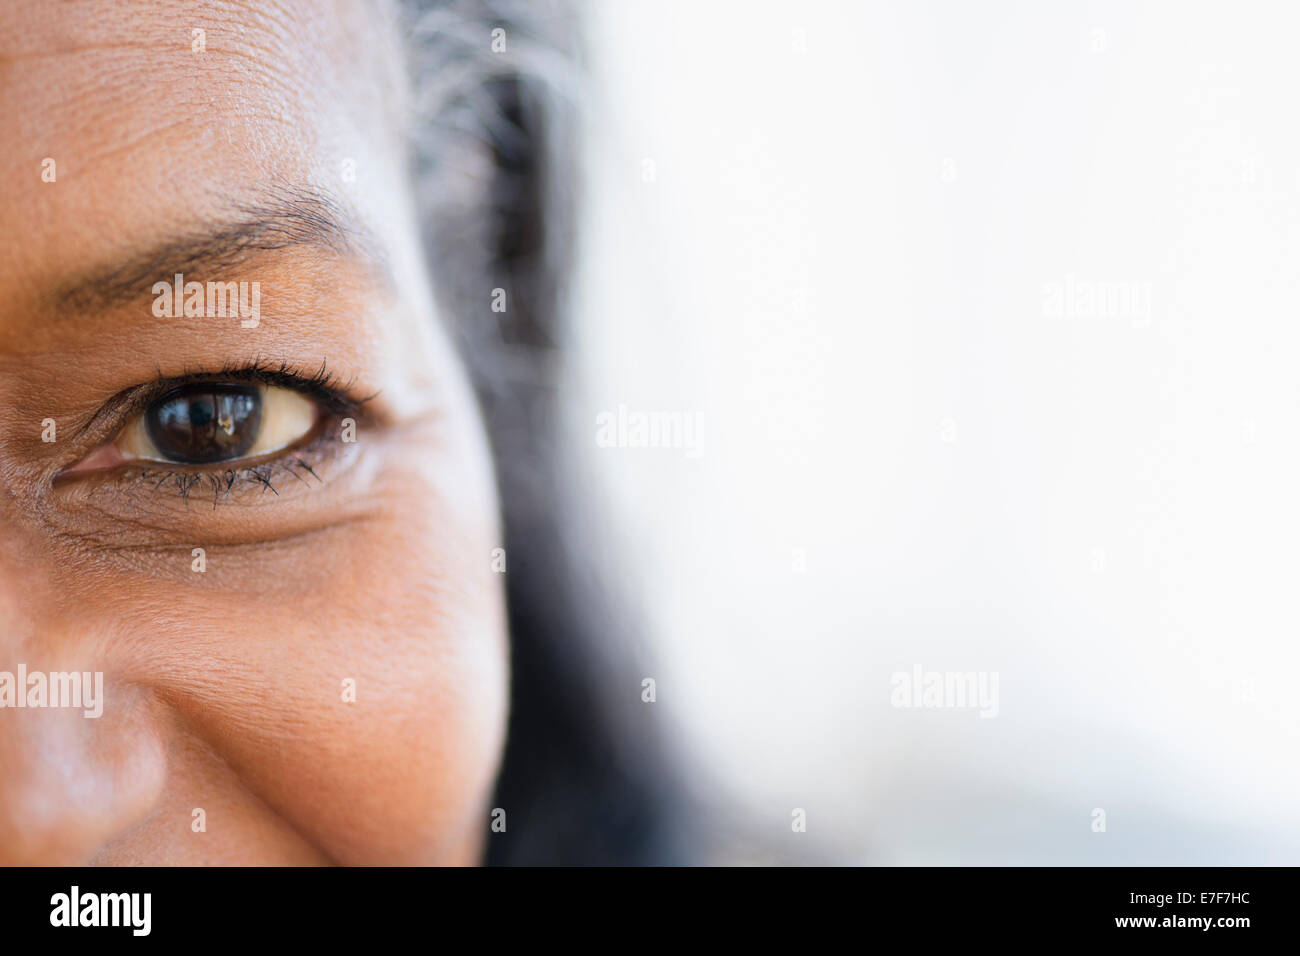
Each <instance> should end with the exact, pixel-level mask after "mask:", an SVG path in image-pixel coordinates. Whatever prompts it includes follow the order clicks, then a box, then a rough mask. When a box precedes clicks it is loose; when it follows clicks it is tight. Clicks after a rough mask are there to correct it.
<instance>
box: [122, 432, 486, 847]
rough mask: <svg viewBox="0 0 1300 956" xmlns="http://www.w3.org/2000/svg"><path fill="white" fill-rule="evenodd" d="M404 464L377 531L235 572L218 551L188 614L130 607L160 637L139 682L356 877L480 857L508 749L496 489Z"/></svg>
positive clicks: (160, 598) (375, 520)
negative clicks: (494, 558)
mask: <svg viewBox="0 0 1300 956" xmlns="http://www.w3.org/2000/svg"><path fill="white" fill-rule="evenodd" d="M403 460H404V461H407V465H406V466H405V467H404V469H402V470H397V471H393V472H391V473H390V474H388V475H386V476H385V477H384V479H383V480H382V481H381V482H380V483H378V484H377V486H376V496H377V497H376V501H378V502H381V504H380V506H379V507H378V508H377V509H376V510H375V512H374V514H373V515H372V516H370V517H367V519H366V520H364V521H362V522H356V523H351V524H344V525H341V526H339V527H337V528H335V529H333V530H330V531H325V532H319V533H317V534H316V535H313V536H312V538H311V540H310V541H309V542H299V543H295V544H292V545H273V546H268V547H267V548H266V549H265V550H260V549H253V551H252V553H251V554H250V555H248V556H240V557H237V558H236V557H234V556H233V555H232V556H230V559H229V560H227V559H223V554H222V552H221V551H220V550H216V551H214V552H210V553H209V556H208V570H207V571H206V572H205V580H204V587H202V588H201V589H198V590H194V591H191V592H189V593H187V594H186V595H185V596H184V599H183V601H180V602H177V601H175V600H174V598H175V594H174V592H173V593H172V594H171V595H170V597H171V598H172V599H173V600H170V601H169V600H168V594H167V593H166V591H161V592H155V593H154V594H153V595H152V596H151V599H150V600H148V601H144V602H142V601H141V600H140V592H139V591H135V592H134V597H133V598H132V600H131V605H132V606H131V608H130V611H129V612H128V616H129V617H131V618H134V619H136V620H137V621H138V622H139V623H140V624H141V625H143V626H144V627H146V628H148V630H149V631H151V632H152V636H151V637H150V638H143V639H142V638H141V637H139V636H137V637H136V638H134V639H133V640H132V641H131V644H132V646H133V648H134V652H133V654H132V657H133V660H132V664H131V668H130V669H131V670H132V671H135V672H136V673H135V674H134V675H132V679H133V680H140V681H142V682H145V683H147V684H149V685H151V686H153V687H154V688H155V690H156V693H157V694H158V696H159V698H160V699H161V701H162V702H163V703H164V704H165V705H166V706H167V709H168V710H170V711H172V712H174V713H176V714H178V715H179V716H180V718H181V720H179V721H177V726H178V727H181V728H184V729H183V730H179V731H176V732H177V733H184V734H193V735H196V736H198V737H200V738H202V743H203V746H204V747H205V748H208V749H210V750H211V751H212V752H213V753H215V754H216V755H217V757H219V759H220V760H221V761H222V762H223V763H224V764H225V765H226V766H228V767H229V768H230V770H231V771H232V776H233V778H235V780H236V781H237V785H238V786H239V787H241V788H245V789H247V790H248V791H250V792H251V793H252V795H254V796H255V797H256V798H257V801H258V802H260V804H262V805H264V806H265V808H266V811H267V812H268V813H271V814H275V815H278V816H279V817H281V818H283V820H284V821H285V822H286V823H287V824H288V825H289V826H290V827H292V828H293V829H294V830H295V831H296V832H297V833H299V834H300V835H302V836H303V837H304V838H305V839H306V840H307V841H308V842H310V843H311V844H313V845H314V846H315V847H317V848H318V849H320V850H321V851H323V852H324V853H325V854H327V855H328V856H329V857H331V858H332V859H334V860H337V861H339V862H344V863H353V864H379V863H398V864H416V863H429V862H466V860H465V859H464V854H465V853H466V852H467V850H469V851H472V850H473V848H474V847H475V846H476V845H477V843H478V842H479V841H480V839H481V838H482V835H484V834H486V832H487V824H488V822H489V818H488V809H489V808H488V806H487V800H488V798H489V796H490V793H491V788H492V784H493V781H494V778H495V775H496V770H497V766H498V762H499V759H500V751H501V747H502V743H503V737H504V727H505V717H506V708H507V696H508V695H507V686H508V673H507V660H508V654H507V645H506V637H505V634H506V628H505V620H504V617H505V615H504V610H503V597H502V582H501V575H499V574H495V573H493V572H492V570H491V559H490V555H491V551H492V549H493V548H494V547H496V546H497V544H498V541H497V540H496V525H495V519H494V512H493V510H492V504H491V502H492V493H491V482H490V478H489V479H487V480H486V481H484V480H483V479H482V477H481V474H480V476H479V477H478V478H472V477H471V476H469V475H464V476H461V477H459V478H457V479H455V480H453V481H450V482H449V481H448V480H447V478H446V476H445V475H444V476H443V478H442V479H441V480H439V481H434V480H432V478H430V477H429V476H430V475H432V474H433V473H434V472H435V470H436V469H435V467H434V465H435V464H436V463H435V462H433V461H426V462H425V464H426V465H427V467H425V468H423V469H422V468H421V467H419V465H420V463H419V461H418V460H412V459H411V458H410V456H407V457H406V458H404V459H403ZM444 470H445V468H444ZM182 606H183V610H179V611H178V607H182ZM160 622H163V623H164V625H165V626H164V628H163V629H162V630H161V632H160V630H159V623H160ZM135 633H136V634H137V635H139V634H140V633H141V632H140V631H136V632H135ZM213 779H214V780H215V778H213ZM198 783H199V781H196V780H190V781H185V780H172V781H170V785H171V786H172V787H174V788H175V789H176V790H178V791H186V792H187V793H195V791H196V786H197V784H198ZM205 784H206V785H207V786H208V788H209V789H210V788H211V787H213V786H224V784H218V783H215V782H205ZM202 789H203V788H202V787H197V793H195V797H194V799H201V798H202V797H203V792H202ZM208 798H209V800H215V799H216V798H215V797H212V796H211V795H209V797H208ZM263 822H265V821H263ZM209 831H210V833H212V834H213V836H214V837H217V836H219V834H218V833H217V831H216V829H215V828H214V827H211V826H210V827H209Z"/></svg>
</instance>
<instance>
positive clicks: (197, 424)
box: [145, 382, 262, 465]
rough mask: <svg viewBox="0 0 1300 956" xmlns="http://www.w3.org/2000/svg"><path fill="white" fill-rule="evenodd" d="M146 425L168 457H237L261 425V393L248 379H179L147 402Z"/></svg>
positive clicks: (199, 461)
mask: <svg viewBox="0 0 1300 956" xmlns="http://www.w3.org/2000/svg"><path fill="white" fill-rule="evenodd" d="M145 428H146V429H147V430H148V432H149V438H150V440H151V441H152V442H153V443H154V447H155V448H156V449H157V450H158V452H159V453H160V454H161V455H162V456H163V457H164V458H166V459H167V460H168V461H174V462H177V463H179V464H187V465H204V464H209V463H211V462H217V461H227V460H229V459H232V458H240V457H242V456H243V455H245V454H247V453H248V450H249V449H250V448H252V447H253V445H254V443H255V442H256V441H257V436H258V434H259V433H260V432H261V430H262V396H261V394H260V392H259V391H258V389H257V388H256V387H254V386H251V385H228V384H215V383H209V382H200V383H195V384H193V385H183V386H181V387H180V388H175V389H172V390H171V391H170V392H168V393H167V394H165V395H163V396H162V397H161V398H159V399H157V400H156V401H155V402H154V403H153V404H152V405H150V406H149V408H148V410H147V411H146V412H145Z"/></svg>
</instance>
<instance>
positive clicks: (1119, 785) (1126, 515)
mask: <svg viewBox="0 0 1300 956" xmlns="http://www.w3.org/2000/svg"><path fill="white" fill-rule="evenodd" d="M585 9H586V13H587V29H588V37H589V44H588V45H589V54H590V60H591V63H590V67H591V72H592V82H591V85H590V90H589V93H588V95H589V96H590V102H588V103H587V104H585V106H584V109H583V113H584V116H585V118H586V120H587V126H586V129H585V132H584V136H585V138H586V142H585V143H584V144H582V150H581V152H582V155H584V156H585V157H586V163H587V170H586V177H585V183H586V186H585V188H586V190H587V194H586V196H585V197H584V199H585V206H586V211H585V214H584V216H585V218H584V221H583V223H582V228H581V230H580V236H581V240H582V260H581V261H582V269H581V274H580V283H579V293H578V296H577V300H576V301H575V303H574V308H575V309H576V310H577V313H578V317H579V320H580V323H579V324H580V328H581V330H582V334H581V341H580V345H581V348H580V349H579V350H578V353H577V355H576V357H575V358H574V361H575V362H576V363H577V368H576V369H575V371H577V372H578V373H579V375H580V377H581V380H582V382H583V387H582V389H581V390H580V391H579V392H578V393H577V394H576V396H575V398H574V400H573V402H572V406H571V408H570V409H569V412H568V414H569V415H570V421H571V428H570V430H569V433H570V434H571V435H573V436H575V439H574V440H575V443H576V444H577V445H578V449H577V450H578V451H579V452H580V453H581V454H583V455H585V456H586V457H587V460H588V463H589V465H590V467H591V468H593V469H594V470H595V472H596V474H597V476H598V478H599V480H600V482H601V485H602V489H603V494H605V495H607V496H608V497H609V499H610V500H611V501H612V502H613V506H614V508H615V510H616V511H617V513H618V514H617V517H618V520H619V523H620V527H622V528H623V530H624V539H623V540H622V542H621V544H622V554H623V558H622V567H621V568H620V573H621V575H623V576H624V577H631V578H633V579H634V580H636V581H637V582H638V585H637V590H638V591H639V592H640V593H642V595H643V596H644V599H645V611H646V613H647V615H648V620H649V625H650V627H651V630H652V635H653V638H654V641H655V649H656V651H657V654H658V658H659V665H658V666H659V673H657V674H654V675H652V676H654V677H655V679H656V682H657V701H656V704H655V706H657V707H659V708H662V711H661V713H662V714H663V716H664V719H666V720H668V721H669V722H671V724H672V726H673V727H674V728H675V731H676V734H677V736H678V738H679V739H680V741H681V742H682V745H683V746H684V747H685V748H686V749H687V750H688V752H689V754H690V759H691V760H692V761H693V763H694V764H695V765H696V766H697V767H699V768H701V774H700V775H699V776H698V777H697V780H698V781H701V783H700V785H701V786H702V787H707V788H708V790H709V794H708V796H710V797H711V798H713V799H714V800H715V801H718V802H720V803H721V804H722V805H723V806H724V807H727V806H734V807H735V808H736V811H737V815H745V816H748V817H752V819H753V820H755V821H756V823H757V825H758V826H759V827H760V828H761V829H762V830H764V831H766V832H768V833H769V834H770V836H771V839H772V840H773V841H774V843H775V845H777V846H781V845H783V843H786V842H789V841H800V840H806V841H810V842H812V843H816V844H817V845H819V846H821V847H822V848H824V849H825V848H828V849H829V851H830V852H831V855H832V856H833V858H834V859H836V860H838V861H839V862H846V863H887V864H926V863H959V864H961V863H970V864H975V863H983V864H999V863H1077V864H1089V863H1097V864H1101V863H1122V864H1129V863H1131V864H1138V863H1141V864H1191V863H1198V864H1247V863H1290V864H1294V863H1296V862H1297V861H1298V860H1300V800H1298V799H1297V798H1298V797H1300V770H1298V769H1297V762H1296V759H1295V748H1296V744H1297V740H1298V736H1300V735H1298V731H1300V719H1298V718H1300V699H1298V697H1297V694H1296V693H1295V689H1296V682H1297V679H1298V678H1300V651H1298V650H1297V637H1298V636H1300V620H1298V618H1300V613H1298V611H1297V606H1296V600H1295V597H1294V594H1295V590H1296V589H1295V584H1294V582H1295V580H1296V578H1297V571H1300V555H1298V553H1297V547H1296V544H1295V542H1296V537H1297V536H1296V531H1297V524H1298V517H1300V515H1298V513H1297V507H1296V504H1295V497H1296V492H1295V490H1294V489H1295V488H1296V487H1297V483H1298V482H1297V479H1300V453H1298V452H1297V445H1296V434H1297V425H1298V423H1297V412H1298V411H1300V402H1298V399H1300V378H1298V376H1297V375H1296V373H1295V371H1294V366H1295V360H1296V357H1297V356H1298V355H1300V331H1297V316H1298V315H1300V290H1298V289H1297V283H1296V272H1297V269H1298V268H1300V255H1298V253H1300V244H1298V240H1300V235H1298V231H1300V134H1298V133H1297V122H1296V121H1295V120H1294V119H1293V118H1292V116H1293V113H1294V111H1293V110H1291V109H1289V107H1290V105H1291V102H1290V101H1291V99H1292V94H1293V91H1294V90H1295V89H1296V88H1297V86H1300V61H1298V60H1297V59H1296V58H1295V56H1294V53H1293V51H1292V50H1291V47H1292V45H1293V40H1292V38H1293V36H1294V30H1293V29H1292V28H1293V27H1294V26H1295V25H1296V17H1295V13H1294V8H1293V7H1289V6H1287V5H1285V4H1280V3H1279V4H1275V5H1271V6H1268V5H1258V6H1256V5H1250V6H1248V7H1245V8H1240V7H1232V8H1229V7H1228V6H1227V5H1225V4H1218V5H1203V6H1202V5H1195V4H1188V3H1172V2H1168V3H1160V4H1133V3H1078V4H1070V5H1068V7H1066V6H1064V5H1044V4H1035V3H1029V2H1024V3H1007V2H990V3H981V4H978V5H974V4H961V3H956V2H950V3H912V2H909V3H902V2H894V3H876V4H873V3H863V2H842V3H840V2H828V0H812V2H801V3H798V4H794V3H789V2H772V0H763V2H755V0H746V2H739V0H735V2H729V0H708V2H703V3H701V2H698V0H696V2H685V0H670V2H664V0H653V2H651V0H619V2H617V3H604V2H600V3H591V4H589V5H588V6H587V7H586V8H585ZM620 407H622V409H623V414H624V416H625V418H627V417H628V416H635V415H636V414H638V413H640V414H646V415H649V414H653V413H661V414H667V413H680V415H681V416H684V417H683V418H681V419H680V420H682V421H684V422H685V421H690V422H694V423H698V426H699V427H698V430H697V431H696V432H695V433H692V434H693V437H691V438H689V440H688V439H686V438H683V439H682V440H681V441H679V442H678V443H677V444H678V447H668V448H645V447H633V446H631V444H630V443H629V442H627V441H625V442H623V443H621V444H619V443H616V444H615V445H614V447H609V442H607V441H605V442H601V441H599V440H598V439H599V429H598V427H597V424H598V422H600V421H605V422H608V421H609V418H603V419H602V418H601V416H602V415H606V416H609V415H612V416H615V417H616V416H617V415H618V414H619V410H620ZM629 420H630V419H629ZM918 666H919V667H921V668H923V669H924V670H927V671H961V672H967V671H976V672H986V673H990V674H996V675H997V678H998V692H999V700H998V711H997V715H996V717H995V718H993V719H983V718H980V717H979V715H978V713H977V712H976V711H974V710H971V709H961V708H946V709H945V708H939V709H925V708H899V707H895V706H891V692H892V690H893V688H892V686H891V675H893V674H895V673H896V672H909V673H910V672H911V671H912V670H913V668H915V667H918ZM794 808H801V809H804V810H805V811H806V816H807V833H806V834H800V833H794V832H792V829H791V819H792V810H793V809H794ZM1098 809H1100V810H1103V811H1104V814H1105V816H1104V821H1105V830H1104V832H1103V831H1099V830H1097V829H1096V821H1097V819H1098V818H1097V815H1096V813H1095V812H1094V811H1096V810H1098ZM789 845H790V846H794V845H796V844H795V843H794V842H789Z"/></svg>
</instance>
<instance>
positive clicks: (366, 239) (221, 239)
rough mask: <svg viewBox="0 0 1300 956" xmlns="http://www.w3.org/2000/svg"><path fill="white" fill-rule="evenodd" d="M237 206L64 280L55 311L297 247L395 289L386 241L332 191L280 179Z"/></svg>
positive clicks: (98, 305)
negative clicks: (354, 264)
mask: <svg viewBox="0 0 1300 956" xmlns="http://www.w3.org/2000/svg"><path fill="white" fill-rule="evenodd" d="M232 205H233V208H234V213H233V215H231V216H229V217H227V218H224V219H221V220H218V221H216V222H213V223H211V224H210V225H208V226H206V227H200V228H195V229H193V230H191V231H190V232H189V233H188V234H186V235H182V236H179V237H175V238H172V239H168V240H166V241H164V242H162V243H161V244H159V245H156V246H153V247H150V248H146V249H144V250H142V251H139V252H135V253H132V254H128V256H127V257H126V258H124V259H121V260H119V261H117V262H116V263H114V264H113V265H112V266H108V267H106V268H103V269H99V270H95V271H92V272H91V273H89V274H87V275H83V276H79V277H76V278H74V279H71V280H69V281H66V282H64V283H61V284H60V285H59V286H58V287H57V288H56V289H55V291H54V294H53V305H54V310H55V311H56V312H57V313H59V314H66V313H69V312H82V311H86V310H96V311H105V310H107V309H109V308H111V307H112V306H114V305H120V304H124V303H126V302H128V301H131V300H135V299H137V298H142V297H145V296H147V295H150V294H151V293H150V291H149V290H150V289H151V287H152V286H153V284H154V283H155V282H158V281H168V282H170V281H171V279H172V277H173V276H174V275H175V274H176V273H181V274H185V273H192V272H194V271H196V270H201V271H202V272H203V273H204V274H205V278H208V279H215V278H216V277H217V276H218V275H220V274H222V273H229V272H231V271H233V270H236V269H238V268H240V267H241V266H244V265H247V264H248V263H249V262H251V261H252V260H254V259H255V258H257V257H258V256H259V255H260V254H263V253H266V252H273V251H277V250H283V249H291V248H295V247H308V248H315V249H318V250H324V251H327V252H330V253H332V254H334V255H336V256H338V257H340V258H348V259H355V260H358V261H360V262H363V263H365V264H367V265H368V266H370V267H371V268H372V269H374V270H375V271H377V272H378V274H379V277H380V278H381V279H382V280H383V282H384V283H385V285H387V286H390V287H391V285H392V279H391V274H390V271H389V266H388V261H387V256H386V255H385V253H384V252H383V249H382V246H381V244H380V243H379V242H378V240H377V239H376V238H375V237H374V236H373V234H372V233H370V232H369V230H367V229H365V228H364V227H362V226H361V225H360V224H359V223H357V222H356V221H355V219H354V218H353V217H352V216H351V215H349V214H348V213H347V212H346V211H345V210H344V208H343V207H342V206H341V205H340V204H339V203H338V202H337V201H336V200H334V199H333V197H331V196H330V195H329V194H327V193H325V192H322V191H320V190H317V189H312V188H306V187H301V186H287V185H281V186H277V187H273V188H271V189H269V190H267V191H266V192H265V193H264V195H263V196H262V197H260V198H258V199H256V200H252V201H243V202H236V203H233V204H232Z"/></svg>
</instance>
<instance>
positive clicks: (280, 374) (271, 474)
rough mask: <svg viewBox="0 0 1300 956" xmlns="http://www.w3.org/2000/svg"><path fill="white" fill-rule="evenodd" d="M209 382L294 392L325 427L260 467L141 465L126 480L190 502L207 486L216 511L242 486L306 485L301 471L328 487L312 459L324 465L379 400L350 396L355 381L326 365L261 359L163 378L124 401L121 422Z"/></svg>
mask: <svg viewBox="0 0 1300 956" xmlns="http://www.w3.org/2000/svg"><path fill="white" fill-rule="evenodd" d="M205 381H208V382H250V383H257V384H262V385H273V386H277V387H280V388H287V389H292V390H293V391H295V392H298V393H299V394H300V395H304V396H306V397H307V398H310V399H312V400H313V401H315V402H316V403H317V404H318V405H319V406H320V409H321V412H322V419H321V424H320V426H319V427H318V428H317V429H316V431H315V434H314V435H313V436H312V437H311V438H310V439H309V440H308V442H307V444H305V445H301V446H298V447H290V448H287V449H284V450H282V451H280V452H278V453H277V457H276V458H273V459H271V460H269V461H263V462H259V463H258V464H255V465H245V466H242V467H231V466H230V465H228V464H227V465H226V466H225V467H221V466H220V465H216V466H209V467H203V466H197V465H196V466H190V467H156V468H155V467H148V466H144V465H136V466H129V467H126V468H123V469H122V470H121V471H120V473H119V477H120V478H121V480H123V481H131V480H134V481H139V482H152V483H153V488H152V493H155V494H156V493H157V492H158V491H159V490H160V489H163V488H166V487H171V488H173V489H174V490H175V491H176V493H177V494H179V495H180V496H181V497H182V498H184V499H185V500H186V502H187V503H188V501H189V498H190V494H191V493H192V492H194V491H195V490H196V489H198V488H200V487H203V488H206V489H208V490H210V491H211V492H212V507H213V508H216V506H217V505H218V504H219V503H220V502H221V501H223V500H225V499H226V498H228V497H229V496H230V493H231V491H232V489H234V488H235V487H236V486H238V485H243V484H253V485H259V486H261V487H262V488H263V489H264V490H270V491H271V492H273V493H274V494H277V495H278V494H279V492H278V491H277V490H276V488H275V485H274V484H273V483H272V480H273V479H275V478H277V477H280V476H285V475H291V476H293V477H294V478H296V479H298V480H300V481H303V482H307V478H306V477H304V476H303V474H301V473H300V472H299V470H298V469H301V470H302V472H303V473H305V474H306V475H308V476H310V477H311V478H314V479H315V480H316V481H317V482H318V483H323V479H322V478H321V477H320V475H319V474H317V472H316V470H315V469H314V468H313V467H312V460H314V461H315V462H316V464H318V465H319V464H320V463H321V461H322V460H323V459H324V458H325V457H327V455H326V453H327V451H328V448H329V446H330V445H331V444H333V443H336V442H338V441H339V438H338V436H337V435H336V434H335V433H334V432H335V431H336V429H335V428H334V427H333V426H335V425H337V424H338V422H339V421H341V420H342V419H344V418H348V417H352V418H355V419H357V420H358V424H360V423H361V420H362V419H363V418H364V415H363V406H364V405H365V403H366V402H369V401H370V400H371V399H373V398H374V397H375V395H373V394H372V395H367V396H364V397H360V398H353V397H351V396H350V392H351V389H352V386H353V385H354V383H355V380H354V379H349V380H343V379H340V378H339V377H338V376H336V375H335V374H334V373H332V372H331V371H330V370H329V367H328V365H327V364H326V363H325V362H324V361H322V362H321V365H320V368H318V369H317V370H316V371H314V372H308V371H305V370H303V369H301V368H298V367H295V366H293V365H291V364H290V363H288V362H278V363H272V362H264V361H263V360H262V359H261V357H260V356H259V357H257V358H255V359H253V361H252V362H249V363H246V364H230V365H226V366H224V367H223V368H222V369H221V370H220V371H219V372H185V373H183V374H181V375H179V376H173V377H167V378H164V377H162V376H159V378H158V379H157V380H156V381H154V382H152V383H150V384H148V385H145V386H140V387H137V388H136V389H132V390H129V391H128V393H127V394H125V395H124V396H121V398H123V399H124V401H125V404H126V408H125V409H124V410H123V411H122V412H120V413H119V417H120V418H121V420H122V421H123V422H126V421H129V420H130V418H131V416H132V415H138V414H143V413H144V411H145V410H146V409H148V407H149V406H150V404H152V403H153V402H154V401H155V400H157V399H158V398H160V397H162V396H163V395H165V394H166V393H167V392H169V391H170V390H172V389H174V388H177V387H179V386H183V385H191V384H194V383H196V382H205ZM132 392H133V393H134V394H131V393H132ZM376 394H377V393H376Z"/></svg>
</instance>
